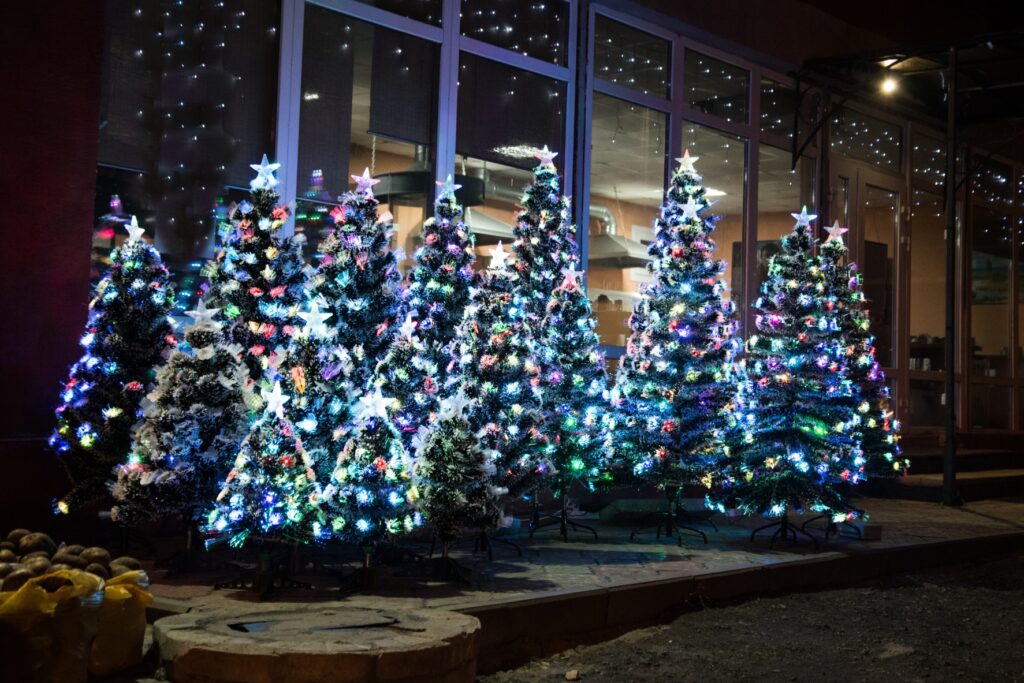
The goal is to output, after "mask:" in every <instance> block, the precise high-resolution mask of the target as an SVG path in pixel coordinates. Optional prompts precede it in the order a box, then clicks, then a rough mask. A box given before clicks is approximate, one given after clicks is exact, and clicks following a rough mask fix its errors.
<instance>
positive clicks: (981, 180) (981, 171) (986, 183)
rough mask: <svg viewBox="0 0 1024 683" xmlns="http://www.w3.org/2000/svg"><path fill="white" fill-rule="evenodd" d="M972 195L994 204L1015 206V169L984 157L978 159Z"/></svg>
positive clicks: (973, 178) (972, 181)
mask: <svg viewBox="0 0 1024 683" xmlns="http://www.w3.org/2000/svg"><path fill="white" fill-rule="evenodd" d="M975 161H976V164H977V167H976V170H975V171H974V176H973V177H972V178H971V185H972V187H971V193H972V194H973V195H974V197H975V198H976V199H981V200H983V201H986V202H992V203H994V204H1004V205H1007V206H1010V205H1012V204H1013V168H1012V167H1010V166H1008V165H1006V164H1003V163H1000V162H998V161H995V160H994V159H986V158H984V157H982V158H980V159H976V160H975Z"/></svg>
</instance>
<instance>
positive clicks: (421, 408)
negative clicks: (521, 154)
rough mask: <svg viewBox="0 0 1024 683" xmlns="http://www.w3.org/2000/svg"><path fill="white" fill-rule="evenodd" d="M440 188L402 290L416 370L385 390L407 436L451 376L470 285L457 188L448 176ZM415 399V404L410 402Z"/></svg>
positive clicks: (470, 239)
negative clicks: (413, 335)
mask: <svg viewBox="0 0 1024 683" xmlns="http://www.w3.org/2000/svg"><path fill="white" fill-rule="evenodd" d="M439 185H440V188H441V190H440V192H439V194H438V196H437V200H436V201H435V202H434V216H433V217H432V218H429V219H427V221H426V222H425V223H424V224H423V244H422V245H420V247H419V248H417V250H416V265H415V266H414V267H413V269H412V270H411V271H410V272H409V282H408V286H407V287H406V289H405V298H406V311H407V312H408V314H409V315H411V316H412V317H413V319H414V320H415V325H416V336H417V338H418V339H419V342H420V344H421V345H422V349H421V350H420V351H419V353H418V359H417V360H416V361H415V362H416V366H415V367H413V366H411V365H410V364H408V363H406V364H405V372H406V374H407V377H405V378H396V379H398V381H399V382H401V383H402V384H405V385H406V387H404V388H402V389H401V390H399V388H398V387H395V388H390V387H385V391H388V392H389V395H390V396H394V397H395V400H396V401H399V402H400V404H401V405H400V406H399V408H398V410H397V411H396V412H397V414H398V416H399V417H398V426H399V429H400V430H402V433H403V435H404V436H405V437H407V438H408V436H409V435H410V434H414V433H415V432H416V429H417V427H418V426H419V425H422V424H425V423H426V422H427V418H428V417H429V415H430V414H431V413H432V412H434V411H435V410H436V408H437V401H438V396H439V391H440V390H441V389H442V388H444V387H446V386H447V385H448V383H449V379H450V377H451V376H452V374H453V373H454V370H455V369H454V362H453V361H454V355H453V353H452V345H453V341H454V339H455V331H456V328H457V327H458V325H459V323H460V322H461V321H462V316H463V313H464V312H465V309H466V305H467V304H468V303H469V297H470V288H471V286H472V284H473V261H474V260H475V258H476V255H475V251H474V247H475V244H476V239H475V238H474V236H473V233H472V231H470V229H469V227H467V226H466V224H465V223H464V222H463V220H462V207H461V206H459V204H458V202H457V201H456V200H455V192H456V190H458V189H459V188H460V187H461V186H460V185H455V184H453V183H452V180H451V177H450V176H449V177H448V180H447V182H445V183H439ZM392 367H394V365H392ZM407 391H408V393H407ZM413 395H414V397H415V400H414V401H410V400H409V398H410V397H412V396H413ZM407 443H408V441H407Z"/></svg>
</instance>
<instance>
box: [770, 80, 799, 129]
mask: <svg viewBox="0 0 1024 683" xmlns="http://www.w3.org/2000/svg"><path fill="white" fill-rule="evenodd" d="M795 97H796V94H795V93H794V91H793V88H791V87H789V86H788V85H783V84H782V83H779V82H777V81H773V80H771V79H770V78H762V79H761V132H762V133H770V134H772V135H781V136H784V137H787V138H792V137H793V104H794V99H795Z"/></svg>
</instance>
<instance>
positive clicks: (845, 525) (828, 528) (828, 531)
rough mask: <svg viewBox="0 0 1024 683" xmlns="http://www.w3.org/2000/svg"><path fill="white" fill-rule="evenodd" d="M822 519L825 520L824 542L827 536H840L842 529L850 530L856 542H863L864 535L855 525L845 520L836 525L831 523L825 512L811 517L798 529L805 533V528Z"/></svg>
mask: <svg viewBox="0 0 1024 683" xmlns="http://www.w3.org/2000/svg"><path fill="white" fill-rule="evenodd" d="M857 512H858V513H861V511H860V510H857ZM822 519H824V520H827V521H826V522H825V529H824V530H825V540H826V541H827V540H828V538H829V536H831V535H832V534H835V535H836V536H841V535H842V530H843V529H850V530H852V531H853V536H854V537H855V538H856V539H857V540H858V541H863V540H864V534H863V533H862V532H861V530H860V527H858V526H857V525H856V524H852V523H851V522H848V521H847V520H845V519H844V520H843V521H842V522H838V523H837V522H833V521H832V515H830V514H828V513H827V512H826V513H823V514H820V515H815V516H814V517H811V518H810V519H808V520H807V521H806V522H804V523H803V524H801V525H800V529H801V530H803V531H806V530H807V527H808V526H809V525H810V524H811V523H812V522H817V521H818V520H822Z"/></svg>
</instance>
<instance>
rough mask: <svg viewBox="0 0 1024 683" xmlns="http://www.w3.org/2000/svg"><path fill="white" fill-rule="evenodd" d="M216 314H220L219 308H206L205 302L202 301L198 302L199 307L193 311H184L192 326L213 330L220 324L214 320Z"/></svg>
mask: <svg viewBox="0 0 1024 683" xmlns="http://www.w3.org/2000/svg"><path fill="white" fill-rule="evenodd" d="M218 313H220V309H219V308H207V307H206V301H204V300H203V299H200V300H199V305H197V306H196V309H195V310H194V311H185V315H187V316H188V317H190V318H192V320H193V325H195V326H196V327H212V328H214V329H217V328H219V327H220V323H218V322H217V321H215V320H214V318H215V317H217V314H218Z"/></svg>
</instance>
